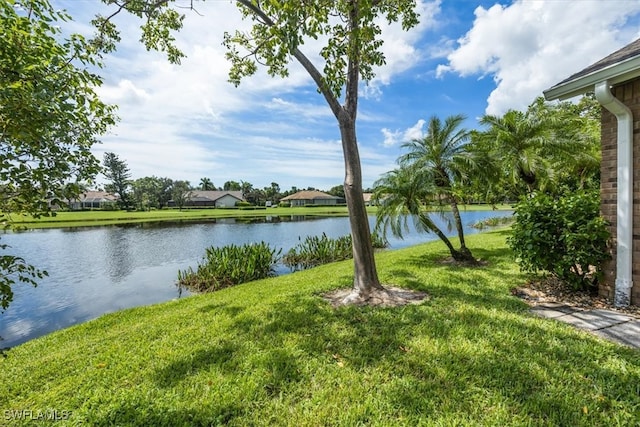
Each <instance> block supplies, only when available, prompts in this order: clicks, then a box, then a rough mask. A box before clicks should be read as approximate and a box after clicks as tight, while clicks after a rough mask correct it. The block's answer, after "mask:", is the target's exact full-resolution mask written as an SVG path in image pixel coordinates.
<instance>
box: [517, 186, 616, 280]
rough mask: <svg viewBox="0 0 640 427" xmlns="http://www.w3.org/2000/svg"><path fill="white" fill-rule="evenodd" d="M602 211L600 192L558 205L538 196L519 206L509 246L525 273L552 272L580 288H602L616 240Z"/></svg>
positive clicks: (570, 198) (568, 198)
mask: <svg viewBox="0 0 640 427" xmlns="http://www.w3.org/2000/svg"><path fill="white" fill-rule="evenodd" d="M599 207H600V201H599V196H598V193H597V192H583V193H577V194H573V195H569V196H565V197H562V198H560V199H558V200H554V199H553V198H551V197H549V196H547V195H545V194H536V195H535V196H534V197H532V198H529V199H526V200H522V201H521V202H520V203H518V204H517V205H516V208H515V214H514V216H515V222H514V224H513V226H512V234H511V236H510V237H509V238H508V239H507V242H508V243H509V246H511V248H512V249H513V251H514V252H515V255H516V261H517V262H518V264H519V265H520V268H521V269H522V270H523V271H530V272H535V271H539V270H546V271H548V272H550V273H551V274H553V275H555V276H556V277H558V278H560V279H562V280H564V281H566V282H568V283H570V284H571V285H572V286H573V287H574V289H587V288H589V287H594V286H596V284H597V283H596V282H597V278H598V276H599V273H600V272H601V266H602V263H603V262H604V261H605V260H607V259H608V258H609V257H610V255H609V252H608V250H607V242H608V240H609V237H610V235H609V231H608V230H607V224H606V221H605V220H604V218H602V217H601V216H600V212H599Z"/></svg>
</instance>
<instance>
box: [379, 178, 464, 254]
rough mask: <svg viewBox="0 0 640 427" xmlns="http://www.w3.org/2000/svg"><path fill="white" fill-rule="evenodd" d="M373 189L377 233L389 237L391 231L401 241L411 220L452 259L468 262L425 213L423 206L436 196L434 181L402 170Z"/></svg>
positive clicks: (382, 179)
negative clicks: (445, 248)
mask: <svg viewBox="0 0 640 427" xmlns="http://www.w3.org/2000/svg"><path fill="white" fill-rule="evenodd" d="M374 188H375V190H374V195H373V198H374V199H375V200H376V201H377V202H378V211H377V220H376V231H378V230H380V229H382V232H383V235H384V236H385V237H386V232H387V230H388V229H390V230H391V233H392V234H393V235H394V236H396V237H399V238H402V234H403V232H406V231H408V221H409V218H412V219H413V223H414V226H415V228H416V229H417V230H421V231H425V232H430V231H431V232H433V233H435V234H436V235H437V236H438V237H439V238H440V240H442V241H443V242H444V244H445V245H446V246H447V248H448V249H449V252H450V253H451V256H452V257H453V259H455V260H460V261H463V260H467V259H468V258H467V257H466V256H465V255H463V254H462V253H461V252H460V251H458V250H457V249H456V248H454V246H453V244H452V243H451V241H450V240H449V239H448V238H447V236H446V235H445V234H444V232H443V231H442V230H440V228H438V226H437V225H436V224H435V223H434V222H433V220H432V219H431V217H430V216H429V212H427V211H426V210H425V207H424V202H425V200H426V199H427V198H429V197H431V196H432V194H433V181H432V180H431V177H429V176H428V174H425V173H422V171H420V170H419V169H417V168H416V167H414V166H403V167H400V168H398V169H394V170H392V171H390V172H387V173H386V174H384V175H383V176H382V177H381V178H380V179H379V180H377V181H376V182H375V184H374Z"/></svg>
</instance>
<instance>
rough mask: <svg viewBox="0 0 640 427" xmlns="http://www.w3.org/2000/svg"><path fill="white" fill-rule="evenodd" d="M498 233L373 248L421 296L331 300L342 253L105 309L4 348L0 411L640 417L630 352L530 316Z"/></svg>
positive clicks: (207, 416) (199, 418) (448, 422)
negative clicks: (453, 246)
mask: <svg viewBox="0 0 640 427" xmlns="http://www.w3.org/2000/svg"><path fill="white" fill-rule="evenodd" d="M504 239H505V232H493V233H488V234H480V235H474V236H470V237H469V238H468V240H469V244H470V246H471V248H472V249H473V251H474V253H475V255H476V256H479V257H481V258H483V259H485V260H487V261H488V262H489V264H488V266H485V267H481V268H463V267H457V266H453V265H451V264H443V263H441V262H440V260H441V259H442V258H443V257H444V256H445V255H446V252H445V250H444V246H443V245H442V244H440V243H439V242H434V243H429V244H426V245H421V246H417V247H413V248H409V249H403V250H397V251H388V252H383V253H379V254H378V256H377V259H378V266H379V270H380V274H381V279H382V281H383V282H384V283H387V284H395V285H400V286H403V287H406V288H412V289H419V290H422V291H426V292H428V293H429V295H430V300H429V301H428V302H426V303H424V304H422V305H418V306H407V307H402V308H385V309H380V308H359V307H350V308H341V309H337V310H334V309H332V308H330V306H329V305H328V304H327V303H326V302H325V301H324V300H323V299H322V298H321V297H320V294H322V293H323V292H325V291H327V290H330V289H335V288H340V287H347V286H349V282H350V278H351V270H352V267H351V262H349V261H347V262H341V263H337V264H332V265H326V266H323V267H319V268H316V269H313V270H308V271H305V272H301V273H296V274H291V275H286V276H281V277H277V278H273V279H268V280H262V281H259V282H253V283H249V284H245V285H240V286H237V287H235V288H230V289H226V290H223V291H220V292H217V293H212V294H207V295H200V296H194V297H188V298H185V299H181V300H177V301H172V302H168V303H165V304H159V305H154V306H150V307H143V308H137V309H131V310H125V311H122V312H118V313H114V314H109V315H105V316H103V317H101V318H99V319H97V320H94V321H91V322H88V323H85V324H83V325H80V326H77V327H73V328H69V329H67V330H63V331H60V332H57V333H53V334H51V335H49V336H46V337H43V338H40V339H36V340H33V341H31V342H28V343H26V344H23V345H21V346H18V347H16V348H14V349H12V350H10V351H9V353H8V358H6V359H5V360H0V384H1V387H0V409H3V410H31V411H45V410H49V411H52V410H56V411H58V412H60V411H71V416H70V417H69V419H68V420H66V421H61V422H59V423H57V424H56V425H91V426H94V425H118V426H120V425H141V426H142V425H145V426H159V425H166V426H199V425H216V424H225V425H235V426H245V425H290V426H332V425H336V426H338V425H340V426H355V425H378V426H395V425H406V426H418V425H434V426H479V425H481V426H485V425H491V426H514V425H515V426H519V425H522V426H545V425H549V426H552V425H553V426H579V425H584V426H616V425H619V426H633V425H640V352H638V351H634V350H631V349H627V348H624V347H621V346H619V345H616V344H613V343H609V342H606V341H603V340H601V339H599V338H596V337H594V336H592V335H589V334H588V333H586V332H582V331H578V330H575V329H573V328H572V327H570V326H568V325H565V324H562V323H559V322H556V321H553V320H548V319H540V318H536V317H534V316H532V315H531V314H529V312H528V308H527V306H526V305H525V304H524V303H522V302H521V301H520V300H518V299H517V298H515V297H513V296H512V295H511V294H510V292H509V290H510V288H512V287H513V286H516V285H518V284H521V283H522V282H523V281H524V280H525V276H523V275H522V274H521V273H519V271H518V269H517V267H516V266H515V265H514V263H513V261H512V260H511V257H510V254H509V250H508V249H507V248H506V246H505V243H504ZM3 415H4V414H1V413H0V416H3ZM12 422H13V421H12ZM0 424H2V422H0ZM17 424H20V423H17ZM25 424H27V425H33V424H34V423H31V422H26V423H25ZM41 424H42V425H50V424H48V423H47V422H42V423H41Z"/></svg>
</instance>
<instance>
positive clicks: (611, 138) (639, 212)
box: [600, 78, 640, 305]
mask: <svg viewBox="0 0 640 427" xmlns="http://www.w3.org/2000/svg"><path fill="white" fill-rule="evenodd" d="M612 92H613V94H614V95H615V97H616V98H618V99H619V100H621V101H622V102H624V104H625V105H626V106H627V107H629V109H630V110H631V112H632V114H633V118H634V126H633V159H634V160H633V170H634V176H633V273H632V274H633V276H632V280H633V289H632V290H631V303H632V304H635V305H640V78H638V79H634V80H631V81H629V82H627V83H624V84H622V85H619V86H616V87H614V88H613V89H612ZM617 126H618V122H617V120H616V117H615V116H614V115H613V114H611V113H610V112H609V111H607V110H606V109H604V108H603V109H602V131H601V132H602V163H601V165H600V190H601V196H602V203H601V206H600V207H601V211H602V215H603V216H604V217H605V218H606V219H607V220H608V221H609V222H610V223H611V225H610V231H611V235H612V236H613V240H612V244H611V246H612V248H611V252H612V257H613V259H612V260H611V261H609V262H608V263H607V265H605V268H604V274H605V280H604V283H603V284H601V285H600V295H602V296H605V297H607V298H609V299H613V287H614V282H615V272H616V264H615V256H616V251H615V244H616V241H615V236H616V199H617V197H616V191H617V184H616V175H617Z"/></svg>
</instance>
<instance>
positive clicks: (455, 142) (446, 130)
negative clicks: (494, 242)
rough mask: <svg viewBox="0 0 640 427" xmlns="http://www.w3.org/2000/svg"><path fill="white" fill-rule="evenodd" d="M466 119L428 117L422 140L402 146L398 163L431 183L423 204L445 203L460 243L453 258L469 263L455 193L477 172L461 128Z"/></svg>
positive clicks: (466, 138) (457, 196)
mask: <svg viewBox="0 0 640 427" xmlns="http://www.w3.org/2000/svg"><path fill="white" fill-rule="evenodd" d="M465 119H466V117H465V116H463V115H461V114H458V115H453V116H449V117H447V118H446V119H445V120H444V122H442V121H441V120H440V119H439V118H438V117H437V116H433V117H431V118H430V119H429V121H428V125H427V133H426V135H425V136H424V137H422V138H418V139H413V140H411V141H409V142H406V143H404V144H402V148H403V149H406V150H408V152H407V153H405V154H403V155H402V156H400V158H399V159H398V161H399V163H400V164H401V165H404V166H408V165H411V166H414V167H415V169H417V170H418V171H419V173H420V174H422V175H426V177H427V178H428V179H429V180H430V182H431V183H432V185H430V186H428V187H427V189H429V190H430V191H429V194H428V195H427V197H426V199H425V200H424V201H425V202H431V204H434V203H433V202H437V205H438V206H441V204H442V202H445V203H447V204H448V205H449V207H450V208H451V212H452V214H453V218H454V222H455V227H456V230H457V232H458V238H459V239H460V249H459V250H458V254H457V258H456V257H454V258H456V259H460V260H467V261H471V260H473V259H474V258H473V256H472V254H471V251H470V250H469V249H468V248H467V246H466V243H465V240H464V230H463V226H462V219H461V218H460V210H459V209H458V203H459V195H458V192H457V190H459V189H460V187H461V185H462V184H463V182H464V181H465V180H466V179H468V178H469V177H470V175H472V174H473V173H474V171H475V170H477V168H476V158H475V155H474V152H473V151H472V150H471V145H470V144H469V141H470V138H469V136H470V132H469V131H468V130H467V129H464V128H462V123H463V122H464V120H465Z"/></svg>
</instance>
